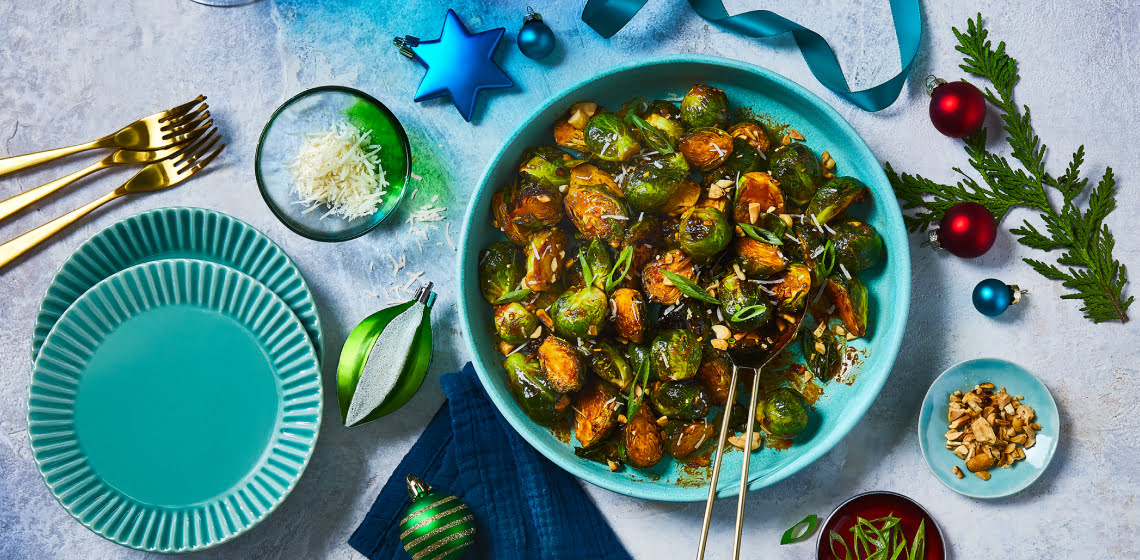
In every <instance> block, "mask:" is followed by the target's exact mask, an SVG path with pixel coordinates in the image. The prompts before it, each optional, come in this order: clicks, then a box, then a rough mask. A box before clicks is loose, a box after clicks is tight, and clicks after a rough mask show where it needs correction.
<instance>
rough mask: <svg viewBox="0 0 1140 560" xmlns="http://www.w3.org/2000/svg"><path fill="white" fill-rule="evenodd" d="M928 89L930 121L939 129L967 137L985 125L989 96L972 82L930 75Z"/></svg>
mask: <svg viewBox="0 0 1140 560" xmlns="http://www.w3.org/2000/svg"><path fill="white" fill-rule="evenodd" d="M926 92H927V93H929V94H930V122H932V123H934V128H937V129H938V132H941V133H942V134H945V135H946V136H949V137H951V138H965V137H967V136H969V135H971V134H973V133H975V132H977V131H978V129H980V128H982V123H983V122H984V121H985V120H986V98H985V97H983V96H982V92H980V91H978V88H976V87H974V86H973V85H972V84H970V83H969V82H947V81H946V80H943V79H941V78H936V77H934V76H927V78H926Z"/></svg>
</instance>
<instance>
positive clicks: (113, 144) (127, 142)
mask: <svg viewBox="0 0 1140 560" xmlns="http://www.w3.org/2000/svg"><path fill="white" fill-rule="evenodd" d="M205 100H206V96H205V95H199V96H198V97H195V98H194V99H193V100H191V101H190V102H189V103H183V104H182V105H179V106H177V107H174V108H172V109H168V110H166V111H161V112H158V113H155V114H153V115H151V116H149V117H143V118H141V119H139V120H137V121H135V122H133V123H131V124H128V125H127V126H125V127H123V128H122V129H120V130H119V131H117V132H115V133H112V134H108V135H107V136H104V137H102V138H100V139H98V140H93V141H91V142H87V143H86V144H77V145H75V146H68V147H66V148H56V149H54V150H46V151H43V152H36V153H34V154H26V155H22V156H12V157H7V158H2V159H0V175H7V174H8V173H12V172H13V171H19V170H21V169H27V168H29V167H33V166H36V165H40V164H41V163H46V162H49V161H51V160H53V159H56V158H61V157H64V156H69V155H71V154H75V153H79V152H82V151H86V150H93V149H95V148H119V149H123V150H158V149H161V148H166V147H168V146H173V145H175V144H180V143H183V142H186V141H188V140H192V139H193V138H194V136H195V135H197V134H200V133H201V132H202V131H203V130H205V129H206V128H209V127H208V126H202V121H203V120H205V119H206V118H209V116H210V113H209V111H208V110H207V109H208V108H209V107H208V106H207V105H206V104H205V103H204V101H205ZM199 104H201V106H199Z"/></svg>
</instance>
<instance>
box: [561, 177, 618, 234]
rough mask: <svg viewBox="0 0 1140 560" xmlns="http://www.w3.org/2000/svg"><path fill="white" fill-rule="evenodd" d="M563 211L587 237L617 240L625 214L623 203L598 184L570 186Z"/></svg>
mask: <svg viewBox="0 0 1140 560" xmlns="http://www.w3.org/2000/svg"><path fill="white" fill-rule="evenodd" d="M566 214H567V216H569V217H570V222H571V223H573V224H574V227H576V228H578V231H580V232H582V235H585V236H586V237H587V238H588V239H601V240H603V241H605V242H607V243H610V244H611V245H613V246H614V247H617V246H618V245H619V244H621V240H622V237H623V235H622V232H623V231H624V230H625V225H626V222H628V221H629V215H628V213H627V212H626V209H625V204H622V202H621V201H620V200H618V199H617V197H615V196H613V195H611V194H609V193H608V192H606V191H604V190H602V189H601V188H599V187H591V186H584V187H572V188H570V190H569V192H567V193H566Z"/></svg>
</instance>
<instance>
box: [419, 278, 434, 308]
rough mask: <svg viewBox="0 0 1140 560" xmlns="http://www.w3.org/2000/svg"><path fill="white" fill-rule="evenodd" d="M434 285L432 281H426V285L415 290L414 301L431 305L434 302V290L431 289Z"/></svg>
mask: <svg viewBox="0 0 1140 560" xmlns="http://www.w3.org/2000/svg"><path fill="white" fill-rule="evenodd" d="M434 285H435V284H433V283H432V282H428V283H427V285H426V286H424V287H422V288H420V291H418V292H416V301H418V302H420V303H422V304H424V305H425V306H427V307H431V306H432V304H434V303H435V292H433V291H431V288H432V286H434Z"/></svg>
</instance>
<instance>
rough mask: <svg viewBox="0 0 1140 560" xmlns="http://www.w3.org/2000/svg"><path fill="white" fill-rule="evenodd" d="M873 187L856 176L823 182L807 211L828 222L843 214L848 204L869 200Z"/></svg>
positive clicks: (818, 219)
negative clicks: (869, 187) (870, 187)
mask: <svg viewBox="0 0 1140 560" xmlns="http://www.w3.org/2000/svg"><path fill="white" fill-rule="evenodd" d="M870 196H871V189H868V188H867V185H864V184H863V183H862V182H861V181H859V179H856V178H854V177H836V178H834V179H831V180H829V181H827V182H826V183H824V184H823V186H822V187H820V188H819V190H818V191H815V195H814V196H812V197H811V203H810V204H808V207H807V213H808V215H809V216H815V219H816V221H818V222H819V223H820V224H826V223H827V222H829V221H831V219H832V218H834V217H836V216H838V215H839V214H841V213H842V212H843V211H844V210H846V209H847V207H848V206H851V205H852V204H854V203H856V202H861V201H863V200H867V199H868V198H870Z"/></svg>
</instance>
